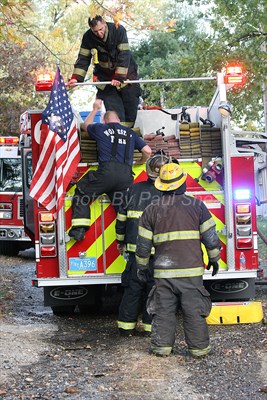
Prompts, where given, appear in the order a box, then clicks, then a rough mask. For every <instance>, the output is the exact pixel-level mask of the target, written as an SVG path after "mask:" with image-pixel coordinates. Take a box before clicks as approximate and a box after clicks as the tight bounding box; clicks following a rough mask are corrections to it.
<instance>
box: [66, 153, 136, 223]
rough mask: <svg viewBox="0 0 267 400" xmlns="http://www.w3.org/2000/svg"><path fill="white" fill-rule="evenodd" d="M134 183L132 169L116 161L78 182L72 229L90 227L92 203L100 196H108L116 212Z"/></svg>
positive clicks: (73, 201)
mask: <svg viewBox="0 0 267 400" xmlns="http://www.w3.org/2000/svg"><path fill="white" fill-rule="evenodd" d="M132 182H133V174H132V168H131V167H130V166H129V165H126V164H120V163H118V162H115V161H110V162H106V163H103V164H100V165H99V168H98V170H97V171H89V172H88V173H87V174H86V175H84V176H83V177H82V179H80V180H79V181H78V182H77V186H76V190H75V193H74V196H73V200H72V227H75V226H79V227H84V228H85V229H86V230H88V229H89V227H90V203H91V202H92V201H93V200H95V199H96V198H97V197H98V196H99V195H102V194H104V193H106V194H107V196H108V197H109V199H110V201H111V202H112V205H113V206H114V208H115V210H116V212H118V209H119V206H120V205H121V202H122V199H123V196H124V195H125V192H126V190H127V188H128V187H129V186H131V184H132Z"/></svg>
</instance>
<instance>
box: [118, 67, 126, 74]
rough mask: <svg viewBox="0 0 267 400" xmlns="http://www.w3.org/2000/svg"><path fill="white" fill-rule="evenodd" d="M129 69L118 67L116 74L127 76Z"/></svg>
mask: <svg viewBox="0 0 267 400" xmlns="http://www.w3.org/2000/svg"><path fill="white" fill-rule="evenodd" d="M127 72H128V68H125V67H117V68H116V74H118V75H127Z"/></svg>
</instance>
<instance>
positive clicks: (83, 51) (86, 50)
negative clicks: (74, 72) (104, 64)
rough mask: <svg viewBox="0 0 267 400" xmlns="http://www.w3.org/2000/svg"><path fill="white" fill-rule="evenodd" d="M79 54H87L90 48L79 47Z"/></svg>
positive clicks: (89, 52)
mask: <svg viewBox="0 0 267 400" xmlns="http://www.w3.org/2000/svg"><path fill="white" fill-rule="evenodd" d="M79 54H81V56H86V57H87V56H89V54H91V50H89V49H85V48H84V47H81V48H80V52H79Z"/></svg>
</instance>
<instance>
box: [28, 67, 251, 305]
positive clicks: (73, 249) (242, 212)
mask: <svg viewBox="0 0 267 400" xmlns="http://www.w3.org/2000/svg"><path fill="white" fill-rule="evenodd" d="M228 87H229V85H228V84H227V82H225V76H224V74H221V73H220V74H218V76H217V89H216V93H215V95H214V97H213V99H212V101H211V103H210V105H209V106H208V107H195V106H194V107H188V108H187V112H188V113H189V115H190V118H191V121H194V122H195V124H197V125H195V126H199V131H200V136H199V137H200V142H199V144H200V152H202V153H201V154H199V155H198V156H194V154H193V153H192V154H190V155H188V153H187V150H186V151H185V152H184V154H183V149H182V145H181V143H182V139H183V137H184V136H186V135H185V134H184V133H183V131H182V129H184V128H185V124H184V123H180V121H179V118H178V119H177V118H176V120H175V119H174V118H171V116H170V115H167V114H166V113H164V114H163V113H162V112H161V111H159V110H139V111H138V117H137V121H136V126H137V127H139V128H140V130H141V134H142V136H143V137H144V136H145V135H146V134H147V133H151V132H152V131H153V126H151V123H152V125H153V124H157V126H158V127H161V126H162V125H163V124H164V125H166V126H167V129H166V130H168V129H169V130H168V132H166V138H167V137H168V135H173V134H174V135H175V136H176V138H177V141H178V142H180V157H179V162H180V164H181V166H182V167H183V168H184V170H185V171H186V172H187V193H188V194H189V195H192V196H193V197H196V198H199V199H201V200H203V201H204V202H205V204H206V205H207V207H208V209H209V210H210V212H211V214H212V216H213V218H214V220H215V222H216V227H217V231H218V234H219V237H220V241H221V245H222V251H221V260H220V269H219V274H218V275H216V276H214V277H212V276H211V272H210V271H206V272H205V274H204V282H205V285H206V287H207V289H208V290H209V292H210V293H211V297H212V299H213V301H230V300H231V301H245V300H249V299H253V298H254V295H255V278H256V277H257V269H258V248H257V229H256V202H255V188H254V160H253V158H254V155H253V153H252V152H250V150H249V149H244V148H243V147H242V148H239V146H238V145H237V141H238V140H239V139H240V135H237V136H236V135H235V132H234V131H232V128H231V124H230V115H229V113H228V114H227V113H226V114H225V115H224V110H223V114H222V113H221V112H220V111H221V110H220V108H222V107H223V106H224V105H225V103H226V91H227V89H228ZM226 105H227V104H226ZM226 109H227V107H226ZM169 111H170V113H171V114H176V115H177V116H179V115H180V114H181V113H182V109H181V108H178V109H175V110H169ZM163 118H169V121H170V123H169V128H168V121H167V120H166V121H165V122H164V123H163ZM24 119H25V116H24ZM26 119H27V121H28V124H29V126H28V128H27V129H28V131H29V132H31V145H30V146H24V148H23V149H22V158H23V171H24V173H23V179H24V181H23V187H24V193H23V194H24V196H25V204H26V208H25V227H26V229H27V232H28V234H29V235H30V236H31V237H32V239H34V241H35V250H36V277H35V278H34V279H33V284H34V285H35V286H37V287H43V288H44V300H45V305H48V306H51V307H52V309H53V311H54V312H55V313H58V312H61V311H64V310H67V311H71V310H73V309H74V308H75V307H76V306H77V305H78V306H79V307H80V308H82V307H84V306H86V305H87V304H92V303H93V302H95V301H96V300H97V298H98V297H99V296H100V293H102V290H105V289H107V288H111V287H113V286H114V285H119V284H120V282H121V272H122V271H123V270H124V268H125V260H124V258H123V257H122V256H121V255H119V253H118V250H117V244H116V239H115V221H116V214H115V211H114V208H113V206H112V205H111V204H110V202H109V200H108V199H107V197H106V196H105V195H103V196H101V197H100V198H98V199H97V200H95V201H94V202H93V203H92V204H91V227H90V230H89V231H88V232H87V233H86V237H85V239H84V240H83V241H81V242H75V241H74V240H73V239H70V238H69V236H68V230H69V229H70V227H71V200H72V196H73V194H74V190H75V183H76V182H77V180H78V179H79V178H80V177H81V176H83V174H84V173H85V172H86V171H88V169H95V168H97V163H96V162H87V161H84V158H82V160H81V163H80V164H79V167H78V170H77V174H76V176H75V177H73V181H72V182H71V184H70V186H69V189H68V191H67V193H66V197H65V207H64V208H63V209H62V210H61V211H60V213H59V216H58V218H57V219H56V220H55V219H54V217H53V215H52V214H51V213H50V212H49V211H47V210H46V209H44V208H43V207H42V206H41V205H40V204H38V203H37V202H34V201H33V200H32V199H30V197H29V184H30V178H31V176H30V172H29V171H30V169H31V166H32V171H33V172H34V170H35V168H36V165H37V161H38V157H39V136H40V124H41V112H40V111H29V112H28V113H27V118H26ZM205 120H206V121H207V120H208V121H212V123H213V125H211V124H210V126H209V125H207V124H201V122H200V121H205ZM182 125H183V126H182ZM188 126H189V130H190V124H188ZM203 126H205V127H206V128H207V129H206V130H207V131H208V132H209V134H210V136H209V138H210V139H209V140H208V141H207V142H206V144H205V143H204V142H205V140H204V133H203V131H202V127H203ZM215 130H216V132H215ZM218 132H219V142H220V144H221V154H220V152H219V153H218V151H217V150H216V152H214V154H212V151H213V150H212V148H210V147H209V143H210V142H212V139H213V134H215V133H216V134H218ZM244 134H245V132H244ZM191 136H192V135H191ZM193 136H194V135H193ZM193 136H192V137H193ZM241 137H242V134H241ZM166 138H165V139H166ZM186 140H188V142H187V144H188V143H189V146H191V145H192V143H191V142H190V140H191V139H190V132H189V135H188V137H186ZM190 143H191V144H190ZM193 143H194V142H193ZM148 144H149V143H148ZM217 144H218V140H217ZM178 146H179V144H178ZM187 147H188V146H187ZM193 147H194V145H193V146H191V148H193ZM207 147H209V156H208V157H209V158H208V159H207V157H206V155H205V154H207ZM81 151H82V154H85V153H86V151H87V150H85V152H84V151H83V147H82V141H81ZM207 161H208V162H207ZM133 171H134V174H135V182H138V181H142V180H144V179H146V172H145V166H137V165H136V166H135V165H134V166H133ZM203 253H204V261H205V263H206V264H207V255H206V253H205V249H204V248H203ZM243 256H244V258H245V262H243V263H242V264H241V263H240V259H241V258H242V257H243ZM242 261H243V259H242Z"/></svg>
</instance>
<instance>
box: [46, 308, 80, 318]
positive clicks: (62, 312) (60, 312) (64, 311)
mask: <svg viewBox="0 0 267 400" xmlns="http://www.w3.org/2000/svg"><path fill="white" fill-rule="evenodd" d="M75 307H76V306H51V309H52V311H53V314H54V315H56V316H58V317H63V316H66V315H72V314H74V311H75Z"/></svg>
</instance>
